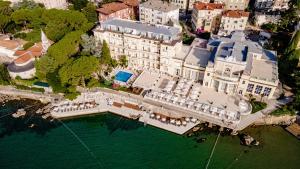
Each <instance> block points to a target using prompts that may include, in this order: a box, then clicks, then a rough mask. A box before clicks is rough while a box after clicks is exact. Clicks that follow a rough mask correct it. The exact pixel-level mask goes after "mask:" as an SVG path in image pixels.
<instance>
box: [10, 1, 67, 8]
mask: <svg viewBox="0 0 300 169" xmlns="http://www.w3.org/2000/svg"><path fill="white" fill-rule="evenodd" d="M6 1H10V2H12V4H15V3H18V2H21V1H23V0H6ZM32 1H34V2H36V3H40V4H43V5H44V6H45V8H47V9H51V8H56V9H67V7H68V2H67V0H32Z"/></svg>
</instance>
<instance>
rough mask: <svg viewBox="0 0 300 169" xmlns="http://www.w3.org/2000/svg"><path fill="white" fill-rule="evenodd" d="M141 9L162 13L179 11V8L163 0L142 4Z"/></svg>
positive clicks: (152, 0) (150, 0)
mask: <svg viewBox="0 0 300 169" xmlns="http://www.w3.org/2000/svg"><path fill="white" fill-rule="evenodd" d="M140 7H144V8H150V9H153V10H157V11H162V12H169V11H173V10H177V9H179V8H178V7H177V6H175V5H173V4H171V3H168V2H165V1H161V0H149V1H146V2H144V3H141V4H140Z"/></svg>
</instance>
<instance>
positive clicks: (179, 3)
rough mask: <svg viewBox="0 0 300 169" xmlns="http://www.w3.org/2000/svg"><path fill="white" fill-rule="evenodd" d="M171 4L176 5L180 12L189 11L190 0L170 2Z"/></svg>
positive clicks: (172, 0) (173, 0)
mask: <svg viewBox="0 0 300 169" xmlns="http://www.w3.org/2000/svg"><path fill="white" fill-rule="evenodd" d="M169 2H170V3H171V4H174V5H176V6H177V7H178V8H179V9H180V10H187V9H188V5H189V0H170V1H169Z"/></svg>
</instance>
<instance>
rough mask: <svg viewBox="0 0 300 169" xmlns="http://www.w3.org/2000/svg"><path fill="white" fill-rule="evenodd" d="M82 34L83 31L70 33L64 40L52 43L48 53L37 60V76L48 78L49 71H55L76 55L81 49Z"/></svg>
mask: <svg viewBox="0 0 300 169" xmlns="http://www.w3.org/2000/svg"><path fill="white" fill-rule="evenodd" d="M82 34H83V32H82V31H74V32H71V33H68V34H67V35H66V36H65V37H64V38H63V39H62V40H60V41H59V42H57V43H55V44H54V45H52V46H51V47H50V48H49V49H48V52H47V55H46V56H44V57H42V58H41V59H39V60H38V61H37V62H36V64H35V67H36V76H37V77H38V78H39V79H41V80H44V79H46V75H47V74H48V73H50V72H54V70H56V69H57V68H59V67H60V66H62V65H63V64H65V63H66V62H67V60H68V59H69V58H70V57H71V56H73V55H75V54H76V53H77V52H78V50H79V43H80V36H81V35H82Z"/></svg>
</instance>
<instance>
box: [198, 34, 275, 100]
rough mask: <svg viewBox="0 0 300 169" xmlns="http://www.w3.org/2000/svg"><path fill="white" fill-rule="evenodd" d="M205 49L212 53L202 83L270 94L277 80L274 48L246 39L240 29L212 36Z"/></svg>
mask: <svg viewBox="0 0 300 169" xmlns="http://www.w3.org/2000/svg"><path fill="white" fill-rule="evenodd" d="M208 49H209V50H210V51H212V56H211V59H210V60H209V62H208V65H207V67H206V70H205V75H204V80H203V85H204V86H206V87H209V88H214V89H215V90H216V91H218V92H225V93H227V94H239V95H243V96H247V95H250V94H251V95H253V96H255V97H262V96H263V97H266V98H268V99H270V98H273V95H274V92H275V90H276V89H277V86H278V83H279V79H278V66H277V61H276V52H275V51H269V50H265V49H263V48H262V47H261V46H260V45H259V44H258V43H256V42H253V41H250V40H246V39H245V35H244V33H242V32H235V33H234V34H233V35H232V36H231V37H230V38H225V37H222V38H219V39H212V40H211V41H210V42H209V43H208Z"/></svg>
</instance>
